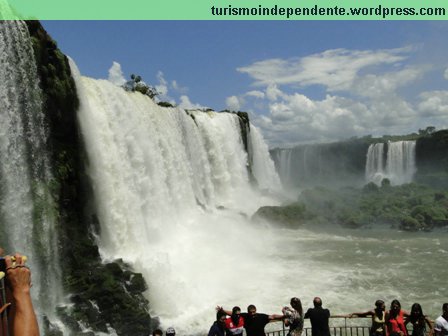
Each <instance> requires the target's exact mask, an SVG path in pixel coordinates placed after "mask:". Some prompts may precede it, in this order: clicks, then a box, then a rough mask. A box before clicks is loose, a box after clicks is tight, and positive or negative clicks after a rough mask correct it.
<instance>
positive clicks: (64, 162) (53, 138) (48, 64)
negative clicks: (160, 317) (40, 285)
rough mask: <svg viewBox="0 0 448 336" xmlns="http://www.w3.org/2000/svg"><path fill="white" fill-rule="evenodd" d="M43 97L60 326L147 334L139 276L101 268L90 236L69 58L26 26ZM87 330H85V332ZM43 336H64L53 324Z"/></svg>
mask: <svg viewBox="0 0 448 336" xmlns="http://www.w3.org/2000/svg"><path fill="white" fill-rule="evenodd" d="M27 26H28V29H29V32H30V35H31V38H32V43H33V48H34V53H35V57H36V61H37V65H38V72H39V77H40V83H41V87H42V91H43V94H44V111H45V115H46V118H47V123H48V127H49V134H50V137H49V146H50V151H51V155H52V160H53V163H54V167H56V168H55V170H56V171H55V172H54V175H55V181H54V187H53V193H54V195H53V196H54V198H55V199H56V200H57V203H58V215H57V218H58V231H59V232H58V234H59V239H60V241H59V246H60V253H61V256H62V257H61V260H62V273H63V287H64V290H65V291H66V292H67V293H69V294H70V295H69V300H70V303H71V305H67V306H66V307H63V306H61V307H59V308H58V314H59V316H60V318H61V320H62V321H64V323H65V324H66V325H67V326H68V328H69V329H70V330H71V331H72V332H73V334H75V335H78V334H79V335H81V334H86V332H82V331H81V325H83V326H84V327H87V329H90V330H91V331H93V332H95V331H104V332H107V331H108V328H113V329H115V330H116V332H117V334H118V335H148V334H149V333H150V332H151V330H152V329H153V328H155V326H156V325H157V321H156V320H154V319H152V318H151V316H150V315H149V313H148V304H149V303H148V301H147V300H146V299H145V298H144V297H143V295H142V293H143V292H144V291H145V290H146V289H147V285H146V283H145V280H144V279H143V277H142V276H141V274H137V273H134V272H132V270H131V269H130V268H129V266H128V265H126V264H124V263H123V262H122V261H119V260H118V261H115V262H111V263H107V264H103V263H102V261H101V258H100V255H99V252H98V247H97V246H96V243H95V239H94V236H93V234H95V233H98V225H96V224H97V221H96V220H95V214H94V213H93V209H92V207H90V206H89V204H91V201H92V200H91V198H90V197H91V196H90V195H91V192H90V190H89V183H88V179H87V177H86V174H85V166H84V165H85V155H84V154H83V153H84V150H83V144H82V141H81V139H80V137H79V129H78V123H77V117H76V111H77V108H78V104H79V102H78V97H77V94H76V87H75V83H74V81H73V78H72V76H71V73H70V67H69V63H68V59H67V57H66V56H65V55H64V54H63V53H62V52H61V51H60V50H59V49H58V48H57V45H56V43H55V42H54V41H53V40H52V39H51V37H50V36H49V35H48V34H47V33H46V32H45V30H44V29H43V28H42V26H41V24H40V23H39V22H38V21H28V22H27ZM84 330H85V329H84ZM45 333H46V334H47V335H62V331H60V330H58V328H56V327H55V326H54V325H52V323H51V321H47V323H46V326H45Z"/></svg>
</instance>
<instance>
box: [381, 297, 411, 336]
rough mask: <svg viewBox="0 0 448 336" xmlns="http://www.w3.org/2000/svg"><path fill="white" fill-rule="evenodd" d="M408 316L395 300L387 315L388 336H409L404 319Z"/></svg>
mask: <svg viewBox="0 0 448 336" xmlns="http://www.w3.org/2000/svg"><path fill="white" fill-rule="evenodd" d="M408 316H409V313H408V312H406V311H404V310H403V309H401V304H400V302H399V301H398V300H393V301H392V302H391V304H390V310H389V311H388V313H387V315H386V326H387V335H388V336H408V331H407V330H406V326H405V324H404V318H405V317H408Z"/></svg>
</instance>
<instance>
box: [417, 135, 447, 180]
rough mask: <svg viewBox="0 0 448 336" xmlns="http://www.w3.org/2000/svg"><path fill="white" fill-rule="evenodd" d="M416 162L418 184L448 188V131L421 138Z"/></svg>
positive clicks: (418, 141) (418, 142) (418, 143)
mask: <svg viewBox="0 0 448 336" xmlns="http://www.w3.org/2000/svg"><path fill="white" fill-rule="evenodd" d="M416 161H417V174H416V176H415V180H416V182H418V183H424V184H429V185H431V186H434V187H438V188H448V130H441V131H437V132H434V133H432V134H430V135H427V136H424V137H421V138H419V139H418V140H417V145H416Z"/></svg>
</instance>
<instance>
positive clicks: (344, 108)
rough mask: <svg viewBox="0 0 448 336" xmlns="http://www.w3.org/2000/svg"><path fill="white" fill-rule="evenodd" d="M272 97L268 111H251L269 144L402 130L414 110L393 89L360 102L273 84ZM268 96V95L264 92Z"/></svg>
mask: <svg viewBox="0 0 448 336" xmlns="http://www.w3.org/2000/svg"><path fill="white" fill-rule="evenodd" d="M266 91H274V92H275V98H276V99H275V100H273V99H271V100H269V101H268V113H267V114H264V115H261V116H260V115H257V114H254V113H252V115H251V118H252V122H253V123H254V124H255V125H256V126H258V127H259V128H260V129H261V130H262V132H263V134H264V137H265V139H266V140H267V141H268V142H269V144H270V146H282V147H284V146H288V145H294V144H297V143H300V142H316V141H321V142H328V141H336V140H341V139H347V138H350V137H352V136H363V135H367V134H372V133H374V135H382V134H405V133H406V132H407V130H408V129H409V128H410V127H412V125H413V123H414V121H415V118H416V117H417V112H416V111H415V109H414V108H413V106H412V105H411V104H409V103H408V102H406V101H405V100H403V99H402V98H400V97H399V96H398V95H396V94H395V93H394V92H392V93H391V94H390V95H388V96H387V97H386V96H383V99H369V100H366V101H364V102H360V101H357V100H354V99H351V98H347V97H342V96H338V95H330V94H327V95H326V96H325V98H323V99H321V100H313V99H311V98H309V97H307V96H306V95H303V94H300V93H297V92H296V93H292V94H287V93H285V92H283V91H281V90H280V89H279V88H278V87H276V86H272V85H271V86H269V87H268V88H266ZM266 96H267V97H268V96H269V95H268V94H266Z"/></svg>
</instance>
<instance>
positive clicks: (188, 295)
mask: <svg viewBox="0 0 448 336" xmlns="http://www.w3.org/2000/svg"><path fill="white" fill-rule="evenodd" d="M76 83H77V87H78V90H79V95H80V98H81V107H80V111H79V120H80V124H81V128H82V133H83V137H84V140H85V142H86V147H87V151H88V156H89V163H90V165H89V175H90V176H91V178H92V182H93V187H94V190H95V198H96V203H97V211H98V215H99V219H100V223H101V237H100V248H101V253H102V255H103V257H104V258H105V259H114V258H123V259H124V260H125V261H127V262H130V263H131V264H132V265H133V266H134V267H135V270H136V271H138V272H142V273H143V274H144V276H145V278H146V279H147V281H148V284H149V291H148V293H147V295H148V298H149V300H150V302H151V308H152V310H153V313H154V314H155V315H157V316H159V317H160V319H161V322H162V324H163V326H165V327H166V326H168V325H170V324H173V325H176V326H177V328H178V329H179V332H180V333H187V334H188V333H194V332H200V331H204V328H205V327H206V326H207V324H208V321H209V320H210V317H211V316H213V315H214V313H213V309H214V306H215V305H216V304H219V303H225V302H223V300H229V299H231V300H235V301H236V300H241V299H244V300H250V296H251V295H252V293H251V292H247V293H246V294H244V292H245V290H241V289H238V288H240V287H246V285H244V286H241V284H244V283H245V284H248V285H249V284H250V282H251V281H253V279H254V278H256V279H262V278H265V281H264V282H265V286H266V287H271V286H273V285H274V283H275V279H276V278H278V277H280V276H281V274H280V272H277V274H276V275H275V274H274V275H273V277H272V278H271V277H269V278H267V277H266V274H265V270H264V269H263V268H262V267H260V265H259V262H260V260H262V258H263V256H264V255H265V253H266V252H265V246H266V244H269V242H270V237H269V231H263V230H260V228H259V227H256V226H254V225H253V224H251V223H250V222H249V220H248V217H249V216H250V215H251V214H252V213H253V212H255V211H256V210H257V209H258V207H259V206H261V205H262V204H275V203H276V201H275V200H272V199H267V198H264V196H261V194H260V193H259V192H258V191H257V190H256V189H255V188H254V186H253V183H251V181H250V178H249V170H248V168H249V166H248V165H249V162H250V160H249V157H248V154H247V152H246V151H245V150H244V144H243V139H242V136H241V129H240V123H239V119H238V117H237V116H236V115H235V114H230V113H216V112H207V113H205V112H201V111H191V112H189V114H187V113H186V112H185V111H184V110H182V109H178V108H162V107H160V106H158V105H157V104H155V103H154V102H153V101H152V100H151V99H149V98H148V97H147V96H144V95H142V94H140V93H130V92H126V91H124V90H123V89H121V88H119V87H116V86H114V85H113V84H111V83H110V82H107V81H101V80H93V79H90V78H85V77H80V76H79V75H77V76H76ZM251 134H252V135H251V140H250V146H251V151H250V153H252V162H253V164H252V169H253V171H254V172H255V178H256V179H257V180H258V184H260V185H261V186H262V188H265V189H268V190H278V189H279V185H278V184H279V179H278V177H276V174H275V170H274V165H273V163H272V161H270V158H269V154H268V151H267V146H266V145H265V144H264V143H263V142H262V138H261V136H260V135H259V134H258V133H257V130H256V129H255V128H253V129H252V128H251ZM260 151H263V153H260ZM264 160H268V161H267V162H265V161H264ZM279 271H280V269H279ZM229 290H230V291H229Z"/></svg>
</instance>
